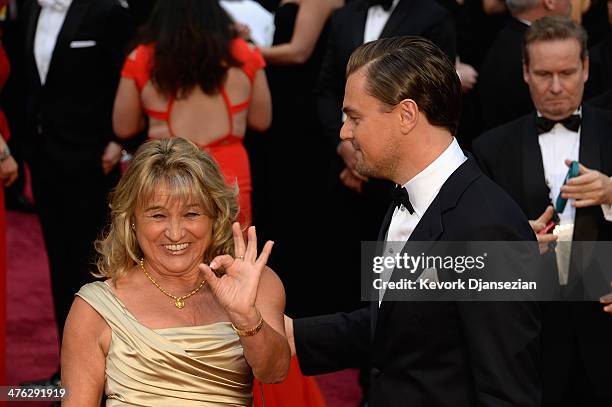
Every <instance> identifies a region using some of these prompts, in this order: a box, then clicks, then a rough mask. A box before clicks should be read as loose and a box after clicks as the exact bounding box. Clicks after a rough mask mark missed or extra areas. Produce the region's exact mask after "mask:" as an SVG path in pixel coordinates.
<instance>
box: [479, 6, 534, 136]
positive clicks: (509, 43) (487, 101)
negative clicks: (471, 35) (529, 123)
mask: <svg viewBox="0 0 612 407" xmlns="http://www.w3.org/2000/svg"><path fill="white" fill-rule="evenodd" d="M527 28H528V27H527V25H526V24H524V23H522V22H520V21H519V20H517V19H516V18H510V19H509V20H508V23H507V24H506V26H505V27H504V28H503V29H502V30H501V31H500V32H499V34H498V36H497V38H496V39H495V42H494V43H493V45H491V48H490V49H489V52H488V53H487V55H486V56H485V59H484V61H483V63H482V66H481V67H480V72H479V74H478V85H477V87H478V94H479V97H480V107H481V115H482V124H481V128H482V129H483V130H489V129H492V128H494V127H497V126H499V125H502V124H505V123H507V122H509V121H511V120H514V119H516V118H519V117H521V116H522V115H524V114H527V113H529V112H531V111H532V110H533V103H532V102H531V96H530V95H529V88H528V87H527V84H526V83H525V81H524V80H523V55H522V51H521V49H522V43H523V36H524V35H525V32H526V31H527Z"/></svg>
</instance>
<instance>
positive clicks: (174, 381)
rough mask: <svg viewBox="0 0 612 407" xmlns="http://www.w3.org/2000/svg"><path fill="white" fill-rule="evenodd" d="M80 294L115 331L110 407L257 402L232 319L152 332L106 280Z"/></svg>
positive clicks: (110, 363)
mask: <svg viewBox="0 0 612 407" xmlns="http://www.w3.org/2000/svg"><path fill="white" fill-rule="evenodd" d="M77 295H78V296H79V297H81V298H82V299H83V300H85V301H86V302H87V303H88V304H89V305H91V306H92V307H93V308H94V309H95V310H96V311H97V312H98V313H99V314H100V315H101V316H102V317H103V318H104V320H105V321H106V322H107V323H108V325H109V326H110V328H111V331H112V338H111V342H110V347H109V350H108V355H107V357H106V385H105V393H106V395H107V397H108V400H107V402H106V406H107V407H116V406H156V407H165V406H167V407H170V406H172V407H178V406H180V407H190V406H251V401H252V381H253V375H252V372H251V368H250V367H249V366H248V364H247V362H246V359H245V358H244V354H243V349H242V346H241V344H240V340H239V338H238V336H237V335H236V333H235V332H234V331H233V329H232V327H231V324H230V323H229V322H219V323H214V324H210V325H204V326H192V327H177V328H165V329H155V330H152V329H149V328H147V327H145V326H144V325H142V324H140V323H139V322H138V321H137V320H136V318H134V316H133V315H132V314H131V313H130V312H129V311H128V310H127V309H126V307H125V306H124V305H123V303H122V302H121V301H120V300H119V299H118V298H117V297H116V296H115V294H114V293H113V291H112V290H111V288H110V287H109V286H108V285H107V284H106V283H103V282H95V283H91V284H87V285H84V286H83V287H82V288H81V289H80V290H79V292H78V293H77ZM83 329H86V327H83Z"/></svg>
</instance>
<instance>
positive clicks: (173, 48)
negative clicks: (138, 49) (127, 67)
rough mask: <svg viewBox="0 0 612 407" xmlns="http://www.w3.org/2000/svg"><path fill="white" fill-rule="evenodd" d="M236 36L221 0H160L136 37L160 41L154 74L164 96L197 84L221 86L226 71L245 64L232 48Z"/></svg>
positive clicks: (213, 89)
mask: <svg viewBox="0 0 612 407" xmlns="http://www.w3.org/2000/svg"><path fill="white" fill-rule="evenodd" d="M235 37H236V32H235V30H234V28H233V23H232V21H231V19H230V18H229V16H228V15H227V13H226V12H225V10H223V9H222V8H221V6H220V5H219V2H218V0H157V1H156V4H155V6H154V8H153V11H152V12H151V16H150V17H149V20H148V21H147V23H146V24H145V25H144V26H143V28H142V29H141V31H140V34H139V36H138V39H137V41H136V42H137V43H138V44H152V45H154V46H155V53H154V57H153V64H152V66H151V79H152V81H153V83H154V84H155V86H156V88H157V89H158V90H159V92H160V93H162V94H163V95H164V96H166V97H176V98H179V99H180V98H183V97H186V96H188V95H189V94H190V92H191V91H192V90H194V88H195V87H196V86H199V87H200V88H201V89H202V91H203V92H204V93H206V94H209V95H214V94H217V93H218V92H219V91H220V89H221V86H222V85H223V83H224V81H225V78H226V75H227V70H228V69H229V68H231V67H237V66H240V65H241V63H240V62H239V61H238V60H236V58H234V57H233V56H232V54H231V50H230V42H231V41H232V40H233V39H234V38H235Z"/></svg>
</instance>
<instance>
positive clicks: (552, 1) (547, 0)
mask: <svg viewBox="0 0 612 407" xmlns="http://www.w3.org/2000/svg"><path fill="white" fill-rule="evenodd" d="M556 5H557V0H543V1H542V6H544V9H545V10H548V11H551V10H554V9H555V6H556Z"/></svg>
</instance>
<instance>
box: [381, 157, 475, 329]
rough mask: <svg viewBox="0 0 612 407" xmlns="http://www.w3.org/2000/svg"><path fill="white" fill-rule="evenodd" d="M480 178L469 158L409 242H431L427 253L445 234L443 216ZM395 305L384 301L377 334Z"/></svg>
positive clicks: (449, 180)
mask: <svg viewBox="0 0 612 407" xmlns="http://www.w3.org/2000/svg"><path fill="white" fill-rule="evenodd" d="M480 176H482V172H481V171H480V169H479V168H478V165H477V164H476V163H475V162H474V159H473V158H471V157H469V158H468V160H466V161H465V162H464V163H463V164H461V165H460V166H459V168H457V169H456V170H455V172H454V173H453V174H452V175H451V176H450V177H449V178H448V179H447V180H446V182H445V183H444V185H443V186H442V188H441V189H440V192H439V193H438V196H437V197H436V198H435V199H434V200H433V202H432V203H431V204H430V205H429V208H427V211H425V213H424V214H423V217H422V218H421V220H420V221H419V223H418V224H417V226H416V227H415V228H414V231H413V232H412V234H411V235H410V239H408V241H409V242H431V243H430V244H429V246H427V245H425V246H423V251H424V252H427V250H428V249H429V247H430V246H431V245H433V244H434V242H436V241H438V240H439V239H440V237H441V236H442V234H443V233H444V227H443V224H442V215H443V214H444V213H446V212H447V211H450V210H452V209H453V208H454V207H455V206H456V205H457V202H458V201H459V198H460V197H461V195H462V194H463V192H464V191H465V189H466V188H467V187H468V186H469V185H470V184H471V183H472V182H473V181H474V180H476V179H477V178H478V177H480ZM402 252H403V251H402ZM415 277H418V276H415ZM383 300H384V298H383ZM395 304H396V302H395V301H383V302H382V303H381V305H380V310H378V318H377V324H376V325H375V327H376V329H375V332H378V331H379V330H380V328H381V326H382V325H383V323H384V322H385V320H386V318H388V316H389V314H390V313H391V310H392V309H393V308H394V306H395ZM377 305H378V304H377Z"/></svg>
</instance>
